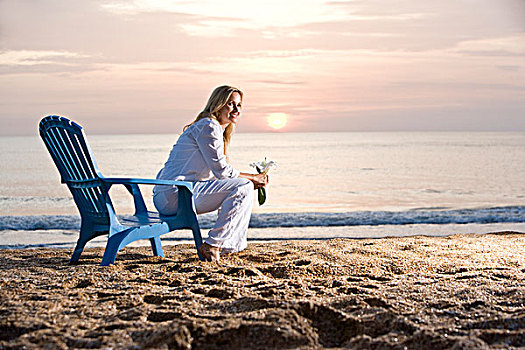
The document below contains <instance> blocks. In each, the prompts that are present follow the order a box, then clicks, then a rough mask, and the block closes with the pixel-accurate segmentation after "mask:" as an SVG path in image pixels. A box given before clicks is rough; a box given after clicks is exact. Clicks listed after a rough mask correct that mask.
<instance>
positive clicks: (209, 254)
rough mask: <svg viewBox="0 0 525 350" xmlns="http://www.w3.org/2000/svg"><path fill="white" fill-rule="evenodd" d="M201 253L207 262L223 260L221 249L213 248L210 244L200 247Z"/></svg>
mask: <svg viewBox="0 0 525 350" xmlns="http://www.w3.org/2000/svg"><path fill="white" fill-rule="evenodd" d="M199 253H201V255H202V256H203V258H204V259H205V260H206V261H215V262H219V260H220V258H221V248H218V247H214V246H211V245H209V244H208V243H203V244H202V245H201V246H200V247H199Z"/></svg>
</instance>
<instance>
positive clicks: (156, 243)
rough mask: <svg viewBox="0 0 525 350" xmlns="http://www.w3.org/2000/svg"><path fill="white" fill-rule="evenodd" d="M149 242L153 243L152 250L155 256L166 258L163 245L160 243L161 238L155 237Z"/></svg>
mask: <svg viewBox="0 0 525 350" xmlns="http://www.w3.org/2000/svg"><path fill="white" fill-rule="evenodd" d="M149 241H150V242H151V249H152V250H153V255H154V256H160V257H162V258H163V257H164V251H163V250H162V244H161V242H160V237H159V236H157V237H153V238H150V239H149Z"/></svg>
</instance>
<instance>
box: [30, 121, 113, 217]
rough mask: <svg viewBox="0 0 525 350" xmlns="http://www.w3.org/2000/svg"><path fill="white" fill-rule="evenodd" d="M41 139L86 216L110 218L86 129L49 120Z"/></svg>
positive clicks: (45, 122) (104, 190) (44, 123)
mask: <svg viewBox="0 0 525 350" xmlns="http://www.w3.org/2000/svg"><path fill="white" fill-rule="evenodd" d="M40 136H41V137H42V139H43V141H44V144H45V145H46V147H47V149H48V151H49V153H50V154H51V157H52V158H53V161H54V162H55V165H56V166H57V168H58V171H59V172H60V175H61V177H62V182H65V183H66V184H67V185H68V187H69V190H70V191H71V194H72V195H73V198H74V200H75V203H76V204H77V206H78V209H79V210H80V213H81V214H82V215H95V216H97V217H100V216H101V215H102V216H107V215H108V209H107V206H106V205H107V204H110V205H111V203H106V201H107V200H108V199H107V198H108V197H107V195H106V192H107V188H106V187H105V186H104V183H103V182H102V181H101V180H100V177H99V175H98V167H97V165H96V161H95V159H94V158H93V153H92V152H91V148H90V147H89V144H88V143H87V140H86V138H85V135H84V133H83V131H82V127H81V126H80V125H78V124H76V123H74V122H71V121H70V120H68V119H66V118H63V117H58V116H48V117H45V118H43V119H42V120H41V121H40Z"/></svg>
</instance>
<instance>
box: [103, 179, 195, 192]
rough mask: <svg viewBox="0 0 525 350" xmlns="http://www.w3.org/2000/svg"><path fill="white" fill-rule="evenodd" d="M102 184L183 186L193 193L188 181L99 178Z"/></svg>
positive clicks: (191, 185)
mask: <svg viewBox="0 0 525 350" xmlns="http://www.w3.org/2000/svg"><path fill="white" fill-rule="evenodd" d="M100 179H101V180H102V181H104V182H107V183H110V184H121V185H166V186H183V187H186V188H187V189H188V190H190V191H193V184H192V183H191V182H188V181H170V180H156V179H134V178H128V177H102V176H101V177H100Z"/></svg>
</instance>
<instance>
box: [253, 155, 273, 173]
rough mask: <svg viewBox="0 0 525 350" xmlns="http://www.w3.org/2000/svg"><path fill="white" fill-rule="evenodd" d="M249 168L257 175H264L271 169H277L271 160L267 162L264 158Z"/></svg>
mask: <svg viewBox="0 0 525 350" xmlns="http://www.w3.org/2000/svg"><path fill="white" fill-rule="evenodd" d="M250 166H252V167H254V168H255V169H256V170H257V172H258V173H259V174H263V173H264V174H266V173H267V172H268V171H269V170H270V168H271V167H273V166H274V167H277V163H276V162H274V161H273V160H270V161H267V160H266V158H264V160H263V161H260V162H257V163H251V164H250Z"/></svg>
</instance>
